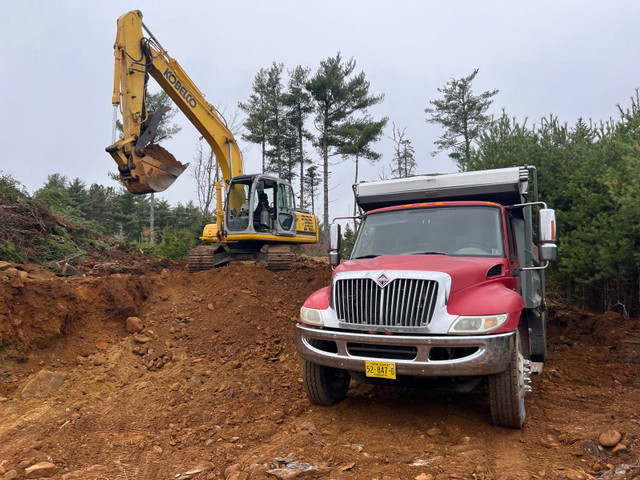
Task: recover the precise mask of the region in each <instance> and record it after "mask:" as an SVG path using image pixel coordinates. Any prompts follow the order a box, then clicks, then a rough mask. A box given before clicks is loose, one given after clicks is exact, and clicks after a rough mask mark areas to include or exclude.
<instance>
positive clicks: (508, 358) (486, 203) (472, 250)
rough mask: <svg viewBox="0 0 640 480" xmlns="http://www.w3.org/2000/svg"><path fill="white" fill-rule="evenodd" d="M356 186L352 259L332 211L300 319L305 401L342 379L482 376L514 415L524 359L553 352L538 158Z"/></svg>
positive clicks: (326, 396) (551, 233) (493, 399)
mask: <svg viewBox="0 0 640 480" xmlns="http://www.w3.org/2000/svg"><path fill="white" fill-rule="evenodd" d="M530 175H531V176H532V177H533V182H534V195H533V197H534V198H532V199H531V201H529V199H528V195H529V177H530ZM354 191H355V194H356V199H357V201H358V204H359V206H360V207H361V208H362V210H363V211H364V215H363V218H362V222H361V224H360V227H359V229H358V232H357V236H356V240H355V243H354V246H353V249H352V253H351V256H350V259H348V260H347V261H344V262H342V263H340V259H339V257H338V255H337V254H336V252H337V251H338V250H339V245H338V239H339V232H338V230H339V229H338V228H337V224H336V225H334V228H332V231H333V233H332V255H331V262H332V264H334V266H335V270H334V272H333V276H332V280H331V284H330V285H329V286H327V287H325V288H324V289H321V290H319V291H318V292H315V293H314V294H313V295H311V296H310V297H309V298H308V299H307V301H306V302H305V303H304V305H303V307H302V309H301V316H300V322H299V323H298V324H297V326H296V347H297V349H298V352H299V354H300V356H301V357H302V359H303V380H304V385H305V389H306V391H307V394H308V396H309V398H310V399H311V401H312V402H314V403H318V404H325V405H329V404H332V403H335V402H336V401H339V400H340V399H342V398H344V396H345V395H346V392H347V389H348V385H349V381H350V379H355V380H356V381H360V382H365V383H381V384H385V385H394V384H407V383H411V381H412V380H418V379H419V380H421V383H428V382H431V383H432V384H434V385H437V386H440V385H442V384H443V380H445V379H446V381H447V382H452V381H453V380H457V383H458V385H461V384H466V385H470V386H471V387H472V386H474V385H476V384H478V383H480V382H483V381H487V382H488V384H489V390H490V404H491V412H492V418H493V421H494V423H495V424H497V425H501V426H507V427H514V428H519V427H520V426H521V425H522V423H523V421H524V416H525V409H524V395H525V393H526V392H527V390H529V389H530V387H529V385H528V383H529V382H530V380H529V374H530V360H531V359H533V360H536V361H538V362H542V361H544V360H545V359H546V355H547V350H546V305H545V301H544V299H545V289H544V273H543V269H544V267H545V266H546V262H547V261H548V260H551V259H553V258H555V244H554V243H553V241H554V240H555V216H554V214H553V211H551V210H549V209H547V208H546V205H544V204H543V203H542V202H539V201H538V199H537V185H536V179H535V169H533V168H532V167H514V168H509V169H499V170H490V171H483V172H465V173H459V174H450V175H433V176H419V177H411V178H408V179H398V180H392V181H383V182H371V183H361V184H358V185H356V186H354ZM540 207H543V208H540ZM538 209H539V210H540V212H541V213H539V212H538ZM534 217H535V218H534ZM541 226H543V228H541V229H540V228H539V227H541ZM534 230H535V232H536V233H535V235H534Z"/></svg>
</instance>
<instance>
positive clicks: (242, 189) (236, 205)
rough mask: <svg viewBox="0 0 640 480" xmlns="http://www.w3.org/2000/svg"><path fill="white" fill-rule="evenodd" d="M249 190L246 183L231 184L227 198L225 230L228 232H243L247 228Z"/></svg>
mask: <svg viewBox="0 0 640 480" xmlns="http://www.w3.org/2000/svg"><path fill="white" fill-rule="evenodd" d="M249 188H250V186H249V185H248V184H246V183H233V184H231V185H230V187H229V194H228V197H227V208H228V217H227V228H228V229H229V231H234V232H239V231H244V230H246V229H247V228H248V227H249Z"/></svg>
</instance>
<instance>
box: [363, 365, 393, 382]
mask: <svg viewBox="0 0 640 480" xmlns="http://www.w3.org/2000/svg"><path fill="white" fill-rule="evenodd" d="M365 375H366V376H367V377H375V378H389V379H391V380H395V379H396V364H395V363H391V362H369V361H367V362H365Z"/></svg>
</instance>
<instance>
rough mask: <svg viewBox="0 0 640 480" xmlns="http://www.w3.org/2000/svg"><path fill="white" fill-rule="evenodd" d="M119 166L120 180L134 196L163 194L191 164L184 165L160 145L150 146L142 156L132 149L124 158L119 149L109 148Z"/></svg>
mask: <svg viewBox="0 0 640 480" xmlns="http://www.w3.org/2000/svg"><path fill="white" fill-rule="evenodd" d="M107 151H108V152H109V153H110V154H111V155H112V156H113V158H114V160H115V161H116V163H118V165H119V167H120V168H119V170H120V178H121V179H122V180H123V181H124V184H125V186H126V187H127V190H129V191H130V192H131V193H134V194H143V193H153V192H162V191H164V190H166V189H167V188H169V187H170V186H171V184H172V183H173V182H174V181H175V180H176V179H177V178H178V177H179V176H180V174H181V173H182V172H184V170H185V169H186V168H187V166H189V164H188V163H187V164H184V165H183V164H182V163H180V162H179V161H178V160H176V158H175V157H174V156H173V155H172V154H171V153H169V152H168V151H167V150H165V149H164V148H162V147H161V146H160V145H153V144H152V145H148V146H147V147H145V149H144V152H143V155H142V156H140V155H138V154H137V153H136V152H135V149H132V152H131V155H130V156H128V157H126V160H125V159H123V158H122V157H123V156H124V154H123V151H122V150H121V149H118V148H113V149H111V148H107Z"/></svg>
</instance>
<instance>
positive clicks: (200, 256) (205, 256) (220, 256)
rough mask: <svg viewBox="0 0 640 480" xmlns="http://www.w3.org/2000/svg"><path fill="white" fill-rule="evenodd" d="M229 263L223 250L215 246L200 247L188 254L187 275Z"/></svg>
mask: <svg viewBox="0 0 640 480" xmlns="http://www.w3.org/2000/svg"><path fill="white" fill-rule="evenodd" d="M227 263H229V257H228V255H227V254H226V252H225V250H224V248H222V247H220V246H217V245H201V246H199V247H196V248H194V249H193V250H191V251H190V252H189V260H188V266H189V273H196V272H202V271H204V270H211V269H212V268H215V267H220V266H222V265H226V264H227Z"/></svg>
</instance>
